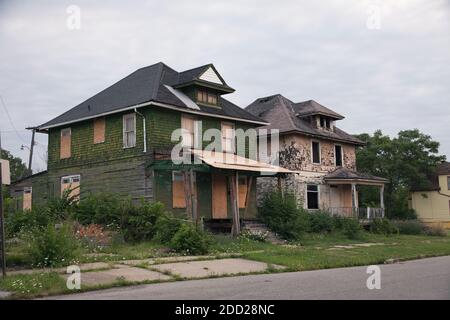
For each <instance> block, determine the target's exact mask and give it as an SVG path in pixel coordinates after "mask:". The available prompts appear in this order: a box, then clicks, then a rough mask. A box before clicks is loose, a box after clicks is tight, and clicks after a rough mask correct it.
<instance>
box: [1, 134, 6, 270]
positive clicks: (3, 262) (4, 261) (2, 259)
mask: <svg viewBox="0 0 450 320" xmlns="http://www.w3.org/2000/svg"><path fill="white" fill-rule="evenodd" d="M1 159H2V132H1V131H0V160H1ZM0 232H1V234H0V241H1V243H0V251H1V252H0V263H1V264H2V274H3V278H4V277H6V256H5V217H4V215H3V179H2V162H1V161H0Z"/></svg>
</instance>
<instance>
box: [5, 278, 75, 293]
mask: <svg viewBox="0 0 450 320" xmlns="http://www.w3.org/2000/svg"><path fill="white" fill-rule="evenodd" d="M0 288H1V289H2V290H5V291H9V292H12V293H13V294H14V295H13V298H29V297H31V296H42V295H50V294H57V293H64V292H65V291H66V290H68V289H67V287H66V281H65V280H64V279H63V278H62V277H61V276H60V275H59V274H57V273H56V272H42V273H32V274H20V275H14V276H8V277H6V278H1V279H0Z"/></svg>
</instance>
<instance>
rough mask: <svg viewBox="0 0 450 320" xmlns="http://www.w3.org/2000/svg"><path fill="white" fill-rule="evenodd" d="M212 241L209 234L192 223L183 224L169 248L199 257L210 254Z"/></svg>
mask: <svg viewBox="0 0 450 320" xmlns="http://www.w3.org/2000/svg"><path fill="white" fill-rule="evenodd" d="M212 241H213V240H212V237H211V236H210V235H209V234H208V233H207V232H205V231H202V230H200V229H199V228H198V227H196V226H195V225H194V224H192V223H183V224H182V225H181V227H180V228H179V229H178V231H177V232H176V233H175V235H174V236H173V238H172V239H171V240H170V243H169V247H170V248H171V249H173V250H175V251H176V252H179V253H184V254H187V255H191V254H192V255H198V254H205V253H208V251H209V249H210V247H211V245H212Z"/></svg>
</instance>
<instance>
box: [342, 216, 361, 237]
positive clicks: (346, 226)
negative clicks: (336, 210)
mask: <svg viewBox="0 0 450 320" xmlns="http://www.w3.org/2000/svg"><path fill="white" fill-rule="evenodd" d="M340 220H341V221H340V224H341V228H340V229H341V230H342V233H343V234H344V235H345V236H346V237H347V238H349V239H360V238H361V237H362V231H363V229H362V227H361V225H360V224H359V221H358V220H357V219H352V218H341V219H340Z"/></svg>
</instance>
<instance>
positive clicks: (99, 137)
mask: <svg viewBox="0 0 450 320" xmlns="http://www.w3.org/2000/svg"><path fill="white" fill-rule="evenodd" d="M102 142H105V118H98V119H95V120H94V143H102Z"/></svg>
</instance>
